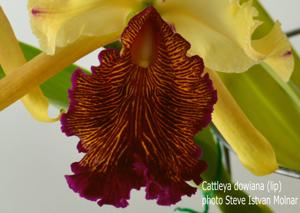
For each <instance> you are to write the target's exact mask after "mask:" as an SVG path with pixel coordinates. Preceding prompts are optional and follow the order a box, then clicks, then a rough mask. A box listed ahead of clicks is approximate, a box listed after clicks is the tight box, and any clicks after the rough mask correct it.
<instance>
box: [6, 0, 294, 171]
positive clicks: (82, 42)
mask: <svg viewBox="0 0 300 213" xmlns="http://www.w3.org/2000/svg"><path fill="white" fill-rule="evenodd" d="M149 5H152V7H153V8H155V9H156V10H157V11H158V13H159V15H160V16H161V17H162V19H163V20H164V21H166V22H167V23H168V24H169V25H170V26H172V28H173V30H174V31H176V32H177V33H179V34H180V35H181V36H182V37H183V38H184V39H185V40H186V41H187V42H189V43H190V44H191V47H190V49H189V50H188V53H187V54H188V55H199V56H200V57H201V58H203V61H204V65H205V67H206V72H208V73H209V74H210V77H211V79H212V80H213V84H214V87H215V88H216V89H217V90H218V102H217V104H216V106H215V107H214V108H215V110H214V113H213V122H214V124H215V125H216V127H217V128H218V129H219V131H220V132H221V133H222V135H223V136H224V137H225V139H226V140H227V141H228V142H229V143H230V144H231V146H232V147H233V149H234V151H235V152H236V153H237V154H238V156H239V158H240V160H241V162H242V163H243V164H244V165H245V166H246V167H247V168H248V169H249V170H250V171H252V172H253V173H254V174H257V175H265V174H268V173H270V172H273V171H274V170H276V168H277V161H276V156H275V153H274V151H273V149H272V146H271V145H270V143H269V141H268V140H267V139H266V138H265V137H264V135H262V134H261V133H260V132H259V131H258V130H257V129H256V128H255V126H253V124H252V123H251V122H250V121H249V119H248V118H247V117H246V115H245V114H244V113H243V111H242V110H241V109H240V107H239V105H238V104H237V103H236V101H235V100H234V98H233V97H232V96H231V94H230V92H229V91H228V90H227V88H226V87H225V86H224V84H223V82H222V81H221V79H220V77H219V76H218V74H217V72H216V71H219V72H227V73H232V72H234V73H241V72H245V71H247V70H248V69H249V68H250V67H252V66H253V65H256V64H259V63H266V64H268V65H269V66H270V67H272V68H273V69H272V70H273V71H275V73H274V75H277V76H278V77H279V78H281V79H282V80H284V81H287V80H288V79H289V77H290V76H291V73H292V70H293V66H294V62H293V56H292V54H291V47H290V44H289V42H288V40H287V38H286V36H285V35H284V33H283V32H282V31H281V29H280V24H279V23H275V25H274V27H273V29H272V30H271V31H270V32H269V33H268V34H267V35H265V36H264V37H262V38H260V39H258V40H253V39H252V36H253V33H254V31H255V30H256V29H257V28H258V27H259V25H260V24H261V22H260V21H258V20H257V19H256V17H257V15H258V13H257V11H256V9H255V8H254V7H253V6H252V1H245V2H244V3H240V1H239V0H210V1H204V0H197V1H193V0H187V1H179V0H167V1H163V0H160V1H158V0H157V1H142V0H131V1H119V0H110V1H107V0H87V1H80V0H68V1H60V0H52V1H42V0H30V1H29V11H30V15H31V20H32V28H33V31H34V32H35V34H36V36H37V37H38V38H39V41H40V44H41V47H42V49H43V50H44V51H45V53H46V54H45V53H43V54H41V55H39V56H38V57H36V58H34V59H33V60H31V61H29V62H28V63H26V64H24V65H23V66H20V67H19V68H18V69H16V70H15V71H14V72H13V73H12V74H11V75H8V76H6V77H5V78H4V79H3V80H1V81H0V89H1V90H2V91H3V92H2V93H1V94H0V100H1V102H0V109H3V108H5V107H7V106H9V105H10V104H11V103H13V102H14V101H16V100H18V99H19V98H21V97H22V96H23V95H25V94H26V93H28V92H29V91H30V90H31V89H32V88H34V87H36V86H38V85H39V84H41V83H42V82H44V81H45V80H47V79H48V78H50V77H51V76H53V75H55V74H56V73H57V72H59V71H60V70H61V69H63V68H64V67H65V66H67V65H69V64H71V63H73V62H74V61H76V60H77V59H78V58H80V57H82V56H84V55H85V54H87V53H89V52H91V51H92V50H94V49H97V48H98V47H102V46H104V45H106V44H109V43H111V42H114V41H116V40H118V39H119V38H120V35H121V33H122V31H123V30H124V29H125V27H126V26H127V24H128V21H129V20H131V18H132V17H133V16H134V15H136V14H137V13H139V12H141V11H142V10H143V9H144V8H145V7H147V6H149ZM140 24H142V23H139V24H138V25H140ZM150 40H151V39H150ZM146 43H147V42H146ZM123 45H124V46H125V49H126V43H123ZM149 46H151V45H149ZM123 48H124V47H123ZM146 49H147V48H146ZM150 49H151V48H150ZM173 51H176V50H173ZM133 52H136V50H134V51H133ZM146 52H147V51H146ZM148 52H149V51H148ZM150 52H151V51H150ZM111 54H116V53H111ZM146 55H147V54H146ZM120 57H121V56H120ZM168 57H171V56H168ZM149 58H152V56H147V57H146V59H147V60H149ZM102 60H107V58H106V57H103V59H102ZM134 60H137V59H134ZM147 60H146V62H145V63H146V65H147ZM137 61H139V60H137ZM101 62H102V63H103V61H101ZM140 65H141V66H142V67H143V66H146V65H145V64H143V63H142V64H140ZM95 69H96V68H95ZM99 69H100V68H99ZM96 70H97V69H96ZM93 75H94V76H96V75H99V74H97V72H96V71H95V72H94V73H93ZM76 76H79V77H74V78H75V79H77V80H74V81H75V82H77V81H81V82H82V83H83V84H85V83H84V82H85V81H90V80H87V79H89V77H84V76H81V75H80V74H78V73H77V74H76ZM32 79H34V82H32ZM80 79H81V80H80ZM83 79H85V80H83ZM76 85H77V83H76ZM78 85H80V84H78ZM87 87H88V86H87ZM11 88H14V90H12V89H11ZM76 88H77V87H76V86H75V87H74V93H76ZM71 106H72V104H71ZM74 108H75V107H74ZM71 109H72V107H71ZM71 111H72V110H71ZM65 119H66V118H65ZM63 120H64V119H63ZM66 126H68V125H67V124H66ZM66 128H67V127H66ZM66 132H68V131H66ZM91 146H92V145H91ZM78 170H79V168H78V166H76V169H75V171H78ZM75 173H76V172H75Z"/></svg>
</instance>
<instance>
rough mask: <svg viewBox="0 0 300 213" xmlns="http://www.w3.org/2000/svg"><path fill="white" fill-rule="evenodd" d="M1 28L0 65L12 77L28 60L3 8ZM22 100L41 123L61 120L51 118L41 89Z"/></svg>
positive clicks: (35, 89)
mask: <svg viewBox="0 0 300 213" xmlns="http://www.w3.org/2000/svg"><path fill="white" fill-rule="evenodd" d="M0 26H1V28H0V64H1V66H2V68H3V70H4V72H5V74H6V75H11V74H12V73H13V71H14V70H15V69H17V68H18V67H19V66H21V65H23V64H24V63H25V62H26V60H25V57H24V55H23V53H22V50H21V48H20V46H19V43H18V41H17V39H16V37H15V35H14V32H13V30H12V28H11V26H10V24H9V21H8V19H7V17H6V16H5V14H4V12H3V10H2V8H1V7H0ZM10 90H13V87H11V88H10ZM3 92H5V91H2V93H3ZM21 100H22V102H23V104H24V105H25V107H26V108H27V110H28V111H29V112H30V114H31V115H32V117H33V118H34V119H36V120H38V121H41V122H54V121H57V120H58V119H59V116H58V117H57V118H50V117H49V115H48V107H49V104H48V100H47V98H46V97H45V96H44V94H43V93H42V91H41V89H40V88H38V87H36V88H33V89H32V90H31V91H30V92H29V93H28V94H27V95H25V96H24V97H23V98H22V99H21ZM1 101H4V100H1Z"/></svg>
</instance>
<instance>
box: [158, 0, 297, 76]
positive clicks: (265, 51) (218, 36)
mask: <svg viewBox="0 0 300 213" xmlns="http://www.w3.org/2000/svg"><path fill="white" fill-rule="evenodd" d="M155 7H156V8H157V9H158V11H159V12H160V13H161V15H162V17H163V18H164V19H165V20H166V21H168V22H170V23H171V24H173V25H174V26H175V29H176V31H177V32H179V33H180V34H181V35H182V36H183V37H184V38H185V39H187V40H188V41H189V42H190V43H191V45H192V47H191V53H192V54H197V55H200V56H201V57H202V58H203V59H204V63H205V65H206V67H208V68H210V69H212V70H216V71H222V72H237V73H238V72H244V71H246V70H248V69H249V68H250V67H251V66H253V65H255V64H258V63H261V62H262V61H265V62H266V63H268V64H269V65H270V66H273V67H274V69H275V70H276V73H277V75H278V76H279V77H281V78H282V79H283V80H285V81H286V80H287V79H289V77H290V75H291V73H292V71H293V57H292V55H289V54H288V53H289V52H290V51H291V47H290V44H289V42H288V40H287V39H286V36H285V35H284V33H283V32H282V31H281V29H280V26H279V24H275V26H274V28H273V30H271V32H270V33H269V34H267V35H266V36H265V37H263V38H261V39H260V40H257V41H253V40H252V35H253V33H254V31H255V30H256V28H257V27H258V26H259V25H260V24H261V23H262V22H260V21H258V20H257V19H256V17H257V15H258V12H257V10H256V9H255V8H254V7H253V6H252V1H251V0H249V1H244V3H242V4H241V3H240V1H239V0H209V1H206V0H185V1H181V0H172V1H163V0H159V1H156V3H155ZM266 41H267V42H266Z"/></svg>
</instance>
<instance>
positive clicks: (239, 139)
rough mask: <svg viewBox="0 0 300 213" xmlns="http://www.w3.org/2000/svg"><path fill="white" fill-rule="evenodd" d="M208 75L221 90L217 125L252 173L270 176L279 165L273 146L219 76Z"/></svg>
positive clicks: (216, 110)
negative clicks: (244, 111)
mask: <svg viewBox="0 0 300 213" xmlns="http://www.w3.org/2000/svg"><path fill="white" fill-rule="evenodd" d="M208 72H209V74H210V77H211V79H212V80H213V83H214V86H215V88H216V89H217V91H218V102H217V104H216V105H215V109H214V112H213V116H212V121H213V123H214V125H215V126H216V127H217V129H218V130H219V131H220V132H221V134H222V136H223V137H224V138H225V139H226V141H227V142H228V143H229V144H230V145H231V147H232V149H233V150H234V151H235V152H236V154H237V155H238V157H239V159H240V161H241V162H242V164H243V165H244V166H245V167H246V168H248V169H249V170H250V171H251V172H252V173H254V174H255V175H267V174H269V173H272V172H274V171H275V170H276V169H277V168H278V165H277V160H276V156H275V153H274V151H273V148H272V146H271V145H270V143H269V142H268V140H267V139H266V138H265V137H264V136H263V135H262V134H261V133H260V132H259V131H258V130H257V129H256V128H255V127H254V126H253V124H252V123H251V122H250V121H249V119H248V118H247V116H246V115H245V114H244V113H243V111H242V109H241V108H240V107H239V105H238V104H237V103H236V101H235V100H234V98H233V97H232V96H231V94H230V93H229V91H228V90H227V88H226V87H225V86H224V84H223V83H222V80H221V79H220V78H219V76H218V75H217V74H216V73H215V72H213V71H208Z"/></svg>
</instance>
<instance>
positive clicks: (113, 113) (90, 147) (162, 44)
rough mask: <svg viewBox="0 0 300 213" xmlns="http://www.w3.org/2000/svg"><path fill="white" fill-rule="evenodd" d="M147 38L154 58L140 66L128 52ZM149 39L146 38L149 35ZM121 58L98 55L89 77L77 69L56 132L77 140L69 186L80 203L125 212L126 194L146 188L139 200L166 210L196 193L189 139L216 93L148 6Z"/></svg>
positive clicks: (194, 151) (114, 53)
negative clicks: (76, 157) (80, 155)
mask: <svg viewBox="0 0 300 213" xmlns="http://www.w3.org/2000/svg"><path fill="white" fill-rule="evenodd" d="M145 23H147V24H148V23H149V24H148V25H147V27H148V28H151V31H152V32H153V37H152V35H151V36H150V37H151V38H155V42H154V43H155V47H154V49H155V51H154V53H155V54H152V59H151V63H149V64H148V65H147V66H145V67H143V66H139V64H137V63H136V62H137V61H135V59H134V56H133V54H134V53H136V51H132V47H134V45H136V50H137V51H138V50H139V48H138V47H139V45H143V40H141V41H139V42H137V43H136V44H134V42H135V41H136V38H138V37H139V36H140V33H141V29H143V27H144V26H145V25H144V24H145ZM148 32H149V31H148ZM121 41H122V44H123V49H122V51H121V53H120V52H119V51H118V50H115V49H107V50H104V51H102V52H101V53H100V55H99V60H100V66H98V67H93V68H92V74H91V75H88V74H85V73H83V72H81V71H80V70H77V71H76V72H75V73H74V75H73V78H72V82H73V87H72V89H71V90H70V92H69V97H70V108H69V110H68V112H67V113H65V114H64V115H63V116H62V118H61V123H62V131H63V132H65V133H66V134H67V135H68V136H71V135H76V136H78V137H79V138H80V143H79V145H78V148H79V151H83V152H85V155H84V157H83V159H82V160H81V161H80V162H78V163H75V164H73V166H72V171H73V173H74V174H73V175H68V176H66V178H67V181H68V184H69V186H70V187H71V188H72V189H73V190H74V191H75V192H77V193H79V194H80V196H82V197H85V198H87V199H89V200H94V201H97V202H98V204H99V205H100V206H102V205H103V204H110V205H114V206H116V207H125V206H127V205H128V203H127V200H128V199H129V197H130V191H131V189H140V188H141V187H145V190H146V198H147V199H156V200H157V203H158V204H160V205H171V204H174V203H176V202H178V201H179V200H180V199H181V197H182V196H184V195H187V196H191V195H192V194H194V193H195V191H196V189H195V188H193V187H191V186H189V185H188V184H187V183H186V181H190V180H194V181H195V182H196V183H200V182H201V178H200V174H201V173H202V172H203V171H204V170H205V169H206V167H207V165H206V164H205V163H204V162H203V161H201V160H199V157H200V155H201V150H200V148H199V147H198V146H197V145H196V144H195V143H194V141H193V136H194V134H195V133H196V132H197V131H199V130H200V129H201V128H203V127H205V126H206V125H207V124H208V123H209V122H210V120H211V112H212V110H213V105H214V103H215V102H216V91H215V90H214V89H213V86H212V82H211V80H210V79H209V77H208V74H204V73H203V69H204V65H203V61H202V60H201V58H200V57H199V56H192V57H187V56H186V52H187V50H188V49H189V48H190V45H189V44H188V42H186V41H185V40H184V39H183V38H182V37H181V36H180V35H179V34H176V33H174V32H173V30H172V29H171V27H170V26H169V25H168V24H167V23H166V22H164V21H163V20H162V19H161V17H160V16H159V14H158V13H157V12H156V10H155V9H154V8H153V7H149V8H146V9H145V10H144V11H143V12H141V13H140V14H138V15H136V16H135V17H134V18H132V19H131V20H130V22H129V24H128V27H127V28H126V29H125V30H124V32H123V34H122V37H121Z"/></svg>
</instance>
